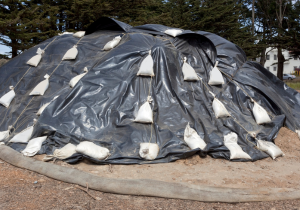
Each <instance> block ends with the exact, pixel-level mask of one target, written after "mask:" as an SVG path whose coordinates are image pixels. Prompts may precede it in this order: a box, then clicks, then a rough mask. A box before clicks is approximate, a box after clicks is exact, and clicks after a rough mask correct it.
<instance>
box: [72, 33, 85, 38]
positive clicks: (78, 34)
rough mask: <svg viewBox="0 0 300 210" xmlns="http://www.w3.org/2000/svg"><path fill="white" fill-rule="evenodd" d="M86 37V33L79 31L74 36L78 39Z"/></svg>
mask: <svg viewBox="0 0 300 210" xmlns="http://www.w3.org/2000/svg"><path fill="white" fill-rule="evenodd" d="M84 35H85V31H78V32H76V33H75V34H73V36H74V37H77V38H81V37H83V36H84Z"/></svg>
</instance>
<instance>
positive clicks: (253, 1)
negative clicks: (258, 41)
mask: <svg viewBox="0 0 300 210" xmlns="http://www.w3.org/2000/svg"><path fill="white" fill-rule="evenodd" d="M254 3H255V0H252V35H254Z"/></svg>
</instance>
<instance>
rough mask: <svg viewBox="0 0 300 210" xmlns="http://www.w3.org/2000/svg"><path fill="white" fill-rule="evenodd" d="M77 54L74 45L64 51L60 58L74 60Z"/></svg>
mask: <svg viewBox="0 0 300 210" xmlns="http://www.w3.org/2000/svg"><path fill="white" fill-rule="evenodd" d="M77 54H78V50H77V46H76V45H74V46H73V47H72V48H71V49H69V50H68V51H67V52H66V53H65V55H64V57H63V58H62V60H74V59H76V57H77Z"/></svg>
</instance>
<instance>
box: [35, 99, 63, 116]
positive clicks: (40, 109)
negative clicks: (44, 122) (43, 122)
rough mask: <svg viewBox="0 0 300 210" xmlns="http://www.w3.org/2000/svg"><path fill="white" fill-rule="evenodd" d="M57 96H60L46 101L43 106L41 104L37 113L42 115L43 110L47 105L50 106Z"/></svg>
mask: <svg viewBox="0 0 300 210" xmlns="http://www.w3.org/2000/svg"><path fill="white" fill-rule="evenodd" d="M56 98H58V96H55V97H54V98H53V99H52V100H51V101H50V102H48V103H45V104H44V105H43V106H41V108H39V110H38V112H37V113H36V115H37V116H40V115H41V114H42V113H43V111H44V110H45V109H46V108H47V106H49V104H51V103H52V102H53V101H54V100H55V99H56Z"/></svg>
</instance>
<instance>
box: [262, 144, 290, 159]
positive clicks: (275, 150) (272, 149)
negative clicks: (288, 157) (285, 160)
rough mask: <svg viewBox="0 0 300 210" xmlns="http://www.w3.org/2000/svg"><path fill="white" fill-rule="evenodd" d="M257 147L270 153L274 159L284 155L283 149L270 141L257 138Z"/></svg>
mask: <svg viewBox="0 0 300 210" xmlns="http://www.w3.org/2000/svg"><path fill="white" fill-rule="evenodd" d="M257 148H258V149H259V150H261V151H263V152H265V153H267V154H268V155H270V156H271V157H272V158H273V160H275V159H276V158H277V157H280V156H284V154H283V152H282V151H281V149H280V148H279V147H278V146H277V145H275V144H274V143H273V142H270V141H264V140H257Z"/></svg>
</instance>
